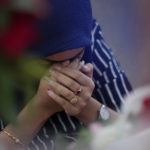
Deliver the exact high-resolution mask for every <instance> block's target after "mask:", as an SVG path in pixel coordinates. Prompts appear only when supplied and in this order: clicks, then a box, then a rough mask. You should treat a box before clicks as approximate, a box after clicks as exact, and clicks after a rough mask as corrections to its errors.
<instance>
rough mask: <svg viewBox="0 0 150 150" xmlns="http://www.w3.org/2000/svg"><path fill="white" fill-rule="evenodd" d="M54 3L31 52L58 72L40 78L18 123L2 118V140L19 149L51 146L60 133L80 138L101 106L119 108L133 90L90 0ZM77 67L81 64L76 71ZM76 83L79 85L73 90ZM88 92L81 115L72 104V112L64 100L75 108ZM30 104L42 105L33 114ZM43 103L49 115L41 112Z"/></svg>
mask: <svg viewBox="0 0 150 150" xmlns="http://www.w3.org/2000/svg"><path fill="white" fill-rule="evenodd" d="M50 3H51V6H52V10H50V12H49V15H47V17H46V18H45V19H44V20H41V21H40V22H38V28H39V31H40V33H41V38H40V39H39V42H38V44H36V46H35V47H34V50H33V52H34V53H35V54H36V55H37V54H38V55H39V56H40V57H41V58H43V59H45V60H46V61H50V62H54V63H56V64H59V65H54V69H53V70H54V71H51V72H50V73H51V76H50V77H47V78H46V79H47V80H45V78H44V79H42V80H41V83H40V85H39V90H38V92H37V94H36V96H35V97H34V98H33V99H32V100H31V102H30V105H29V104H28V105H27V106H26V107H25V108H24V109H23V110H22V111H21V113H20V114H19V115H18V118H17V120H18V122H19V124H20V128H14V127H13V126H12V125H8V126H7V127H6V128H4V126H3V122H2V120H1V125H0V127H1V130H2V129H3V128H4V130H3V131H2V132H1V134H0V141H5V142H6V143H7V144H8V143H9V144H8V145H9V148H10V146H12V147H11V148H12V149H13V147H14V149H17V148H18V149H20V147H21V146H22V147H24V146H27V145H24V144H27V143H29V144H28V146H27V149H28V150H32V149H33V150H48V149H50V150H53V149H55V148H56V145H55V135H57V134H58V133H61V134H62V136H63V137H64V138H65V139H67V140H68V141H76V138H75V137H76V136H77V135H78V131H79V129H80V128H81V127H83V126H84V123H89V122H90V121H91V120H90V121H89V118H90V117H91V118H92V121H95V120H96V118H97V114H98V112H99V111H101V109H102V108H103V107H102V106H105V107H106V106H107V107H109V108H110V109H112V110H115V111H117V112H119V111H120V106H121V104H122V103H123V102H124V98H123V97H124V96H125V95H126V94H128V93H129V92H130V91H131V86H130V83H129V82H128V79H127V78H126V76H125V74H124V71H123V70H122V69H121V68H120V66H119V65H118V63H117V61H116V59H115V58H114V56H113V54H112V50H111V49H110V47H109V46H108V45H107V44H106V42H105V41H104V38H103V36H102V32H101V28H100V26H99V24H98V23H97V22H96V20H94V19H93V17H92V9H91V4H90V0H51V1H50ZM81 57H82V58H81ZM80 59H81V61H82V62H83V61H84V62H85V63H86V65H85V66H82V65H81V67H80V64H81V63H80V62H79V61H80ZM67 60H69V61H67ZM76 63H78V65H76ZM89 63H90V64H89ZM72 64H73V65H72ZM91 64H93V70H94V71H92V65H91ZM71 65H72V67H70V66H71ZM74 66H77V67H76V70H75V69H74V68H73V67H74ZM79 67H80V71H79ZM77 68H78V69H77ZM92 73H93V78H92ZM52 77H53V78H52ZM60 78H61V79H62V80H59V79H60ZM92 79H93V81H94V83H95V88H94V87H93V81H92ZM70 83H72V84H70ZM85 85H86V86H85ZM48 87H49V89H47V88H48ZM74 87H77V88H76V90H75V91H73V90H74ZM93 88H94V91H93ZM64 89H65V90H64ZM47 90H48V92H47ZM65 91H70V92H72V91H73V92H72V94H74V97H71V96H70V95H67V94H65ZM92 91H93V92H92ZM87 94H88V96H87ZM91 94H92V96H91ZM85 95H86V98H87V97H88V101H86V102H88V104H86V103H85V104H84V106H83V105H82V107H81V108H84V109H83V110H82V109H81V110H80V113H77V114H76V113H73V112H72V111H73V110H72V109H70V112H68V111H69V108H68V107H65V106H66V105H65V104H66V102H67V104H68V105H69V106H70V108H73V109H74V108H77V107H78V103H81V102H82V100H84V98H83V97H85ZM39 97H40V98H41V99H40V100H39ZM37 99H38V100H37ZM89 99H90V100H91V101H89ZM31 105H32V106H40V107H38V109H37V112H36V114H33V116H32V115H30V114H29V111H31V110H30V106H31ZM72 105H73V106H72ZM41 106H42V107H41ZM50 106H53V107H50ZM36 108H37V107H36ZM41 108H42V109H41ZM43 108H44V111H45V110H46V111H47V114H48V115H47V114H45V113H43V114H42V113H41V112H44V111H43ZM105 109H106V108H105ZM105 109H104V110H105ZM50 112H53V113H50ZM111 114H112V113H111V112H110V117H111ZM99 115H100V116H99ZM99 115H98V116H99V117H102V118H100V119H102V120H103V119H108V118H109V114H108V112H107V111H106V115H105V116H101V114H99ZM45 116H48V117H45ZM41 118H42V119H41ZM91 118H90V119H91ZM93 118H94V119H93ZM92 121H91V122H92ZM23 131H24V132H23ZM29 135H30V136H29ZM33 137H34V138H33Z"/></svg>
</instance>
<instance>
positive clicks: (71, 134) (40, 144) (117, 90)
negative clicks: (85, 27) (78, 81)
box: [0, 21, 132, 150]
mask: <svg viewBox="0 0 150 150" xmlns="http://www.w3.org/2000/svg"><path fill="white" fill-rule="evenodd" d="M91 38H92V46H91V47H90V51H91V62H92V63H93V66H94V73H93V80H94V82H95V89H94V92H93V97H95V98H96V99H97V100H98V101H99V102H101V103H103V104H105V105H106V106H108V107H110V108H112V109H113V110H115V111H117V112H119V111H120V106H121V104H123V103H124V96H125V95H127V94H128V93H129V92H130V91H131V90H132V89H131V86H130V83H129V82H128V79H127V77H126V76H125V74H124V71H123V70H122V69H121V68H120V66H119V64H118V62H117V61H116V59H115V58H114V56H113V52H112V50H111V49H110V47H109V46H108V45H107V44H106V42H105V41H104V38H103V35H102V32H101V28H100V26H99V24H98V23H97V22H96V21H94V24H93V30H92V33H91ZM83 126H84V125H83V123H82V122H80V121H79V120H78V119H76V118H75V117H71V116H69V115H67V114H66V113H65V112H59V113H56V114H55V115H53V116H52V117H50V118H49V119H48V120H47V122H46V123H45V125H44V126H43V127H42V128H41V130H40V131H39V133H38V134H37V135H36V136H35V137H34V138H33V140H32V141H31V142H30V144H29V145H28V148H27V150H56V149H60V148H59V147H58V146H59V144H56V143H57V141H59V140H58V139H57V138H55V136H56V135H58V133H59V134H60V133H61V135H62V136H63V138H64V139H66V141H67V142H70V141H74V142H76V137H77V135H78V132H79V129H80V128H81V127H83ZM3 128H4V123H3V121H2V120H0V130H2V129H3Z"/></svg>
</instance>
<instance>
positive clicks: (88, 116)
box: [76, 97, 101, 124]
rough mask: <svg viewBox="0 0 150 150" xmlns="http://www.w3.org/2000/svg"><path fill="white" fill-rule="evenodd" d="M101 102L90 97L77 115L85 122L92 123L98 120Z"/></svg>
mask: <svg viewBox="0 0 150 150" xmlns="http://www.w3.org/2000/svg"><path fill="white" fill-rule="evenodd" d="M100 107H101V104H100V103H99V102H98V101H97V100H95V99H94V98H92V97H91V98H90V100H89V102H88V104H87V106H86V107H85V108H84V109H83V111H82V112H81V113H80V114H78V115H77V116H76V117H77V118H78V119H79V120H80V121H82V122H83V123H85V124H90V123H92V122H94V121H96V120H97V111H98V110H99V108H100Z"/></svg>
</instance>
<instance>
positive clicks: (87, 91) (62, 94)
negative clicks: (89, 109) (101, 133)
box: [48, 65, 94, 116]
mask: <svg viewBox="0 0 150 150" xmlns="http://www.w3.org/2000/svg"><path fill="white" fill-rule="evenodd" d="M50 74H51V78H50V79H49V84H50V86H51V89H50V90H48V95H49V96H50V98H51V99H53V101H55V102H56V103H58V104H59V105H60V106H61V107H62V108H63V109H64V110H65V111H66V112H67V113H68V114H69V115H71V116H75V115H77V114H79V113H81V111H82V110H83V109H84V108H85V107H86V105H87V103H88V101H89V100H90V98H91V94H92V92H93V89H94V82H93V81H92V79H91V78H89V77H88V76H86V75H85V74H83V73H82V72H81V71H79V70H76V69H73V68H69V67H68V66H67V67H62V66H58V65H57V66H54V68H53V69H51V71H50ZM80 88H81V89H82V91H81V93H80V94H77V91H78V90H79V89H80ZM75 97H76V98H77V99H78V101H77V103H76V104H72V103H71V102H70V100H71V99H73V98H75Z"/></svg>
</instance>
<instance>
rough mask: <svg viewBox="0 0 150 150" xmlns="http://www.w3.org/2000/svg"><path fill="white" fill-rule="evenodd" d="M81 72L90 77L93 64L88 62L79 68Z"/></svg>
mask: <svg viewBox="0 0 150 150" xmlns="http://www.w3.org/2000/svg"><path fill="white" fill-rule="evenodd" d="M80 71H81V72H83V73H84V74H86V75H87V76H88V77H90V78H92V77H93V65H92V64H91V63H88V64H86V65H84V66H82V68H81V69H80Z"/></svg>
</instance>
